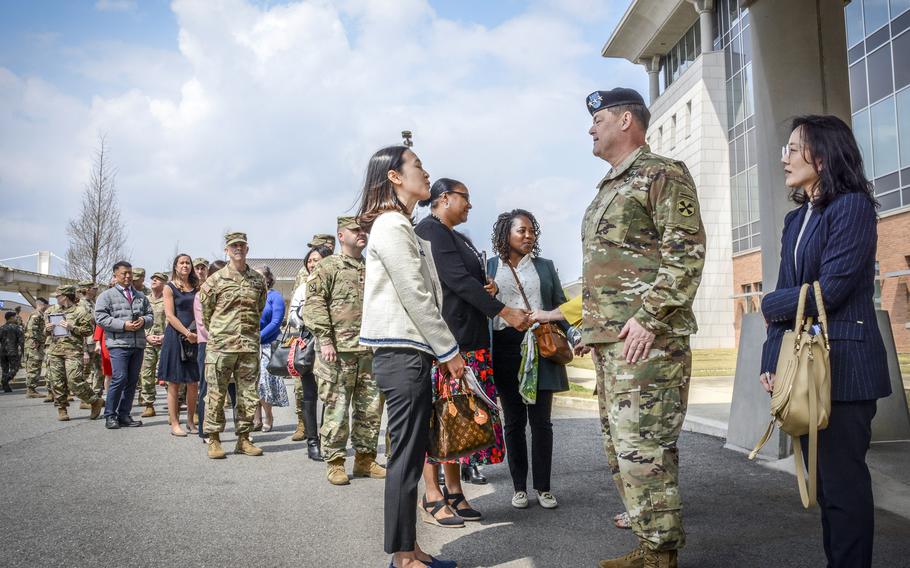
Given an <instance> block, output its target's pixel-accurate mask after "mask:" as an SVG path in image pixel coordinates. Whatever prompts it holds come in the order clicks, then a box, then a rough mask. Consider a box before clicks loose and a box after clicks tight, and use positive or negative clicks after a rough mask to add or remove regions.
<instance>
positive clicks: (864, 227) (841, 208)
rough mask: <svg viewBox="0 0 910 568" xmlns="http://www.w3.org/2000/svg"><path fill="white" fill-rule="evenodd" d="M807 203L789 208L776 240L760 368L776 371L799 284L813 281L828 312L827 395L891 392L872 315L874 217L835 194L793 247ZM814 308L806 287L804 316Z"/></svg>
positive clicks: (863, 202) (866, 204)
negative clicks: (774, 275) (777, 258)
mask: <svg viewBox="0 0 910 568" xmlns="http://www.w3.org/2000/svg"><path fill="white" fill-rule="evenodd" d="M808 208H809V206H808V205H803V206H802V207H800V208H799V209H795V210H793V211H791V212H790V213H788V214H787V217H786V219H785V220H784V233H783V237H782V238H781V259H780V272H779V274H778V277H777V289H776V290H774V291H773V292H771V293H769V294H766V295H765V296H764V298H762V304H761V308H762V314H764V316H765V321H766V322H767V323H768V338H767V340H766V341H765V344H764V347H763V348H762V366H761V368H762V372H765V371H768V372H772V373H773V372H775V370H776V367H777V359H778V356H779V354H780V349H781V340H782V339H783V335H784V332H785V331H786V330H787V329H792V327H793V320H794V318H795V317H796V308H797V304H798V302H799V290H800V286H801V285H802V284H803V283H812V282H814V281H816V280H818V282H819V284H821V288H822V298H823V300H824V302H825V309H826V312H827V314H828V334H829V338H830V340H831V354H830V356H831V399H832V400H837V401H854V400H872V399H877V398H882V397H885V396H888V395H889V394H891V381H890V379H889V376H888V362H887V359H886V356H885V346H884V343H883V342H882V336H881V333H880V332H879V329H878V323H877V320H876V317H875V305H874V303H873V295H874V293H875V249H876V245H877V240H878V231H877V226H878V217H877V215H876V213H875V207H874V205H873V204H872V203H871V202H870V201H869V199H868V198H867V197H866V196H865V195H863V194H860V193H848V194H843V195H840V196H838V197H836V198H835V199H834V200H833V201H832V202H831V203H829V204H828V206H827V207H825V208H824V209H823V210H821V211H819V210H818V209H813V211H812V216H811V217H810V218H809V223H808V224H807V225H806V229H805V231H804V233H803V236H802V238H801V239H800V241H799V250H797V251H796V259H797V263H796V265H794V250H793V249H794V247H795V245H796V239H797V236H798V235H799V231H800V228H801V227H802V225H803V220H804V219H805V217H806V211H807V210H808ZM817 315H818V308H817V307H816V304H815V297H814V295H813V293H812V292H811V290H810V292H809V296H808V300H807V302H806V316H807V317H810V316H811V317H815V316H817Z"/></svg>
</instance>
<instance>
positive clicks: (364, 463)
mask: <svg viewBox="0 0 910 568" xmlns="http://www.w3.org/2000/svg"><path fill="white" fill-rule="evenodd" d="M354 477H372V478H373V479H385V468H384V467H382V466H381V465H379V464H378V463H376V454H356V455H355V456H354Z"/></svg>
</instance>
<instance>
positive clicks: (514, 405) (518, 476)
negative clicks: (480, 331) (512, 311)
mask: <svg viewBox="0 0 910 568" xmlns="http://www.w3.org/2000/svg"><path fill="white" fill-rule="evenodd" d="M509 331H512V330H506V332H509ZM506 332H493V380H494V381H495V382H496V392H497V393H498V394H499V402H500V404H501V405H502V414H503V428H502V430H503V435H504V436H505V439H506V457H507V458H508V461H509V474H510V475H511V476H512V487H513V488H514V490H515V491H527V490H528V489H527V488H528V481H527V480H528V442H527V438H526V429H527V425H528V423H530V424H531V478H532V483H533V487H534V489H535V490H536V491H541V492H543V491H549V490H550V472H551V470H552V465H553V422H551V420H550V416H551V415H552V413H553V392H552V391H537V403H536V404H525V403H524V401H523V400H522V398H521V395H520V394H519V393H518V384H519V382H518V368H519V367H520V366H521V340H520V339H518V344H516V343H515V339H516V334H514V333H506ZM518 335H520V336H523V335H524V334H518Z"/></svg>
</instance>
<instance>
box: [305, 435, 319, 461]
mask: <svg viewBox="0 0 910 568" xmlns="http://www.w3.org/2000/svg"><path fill="white" fill-rule="evenodd" d="M306 453H307V457H309V458H310V459H311V460H313V461H318V462H321V461H323V458H322V451H321V450H320V447H319V440H318V439H316V438H308V439H307V441H306Z"/></svg>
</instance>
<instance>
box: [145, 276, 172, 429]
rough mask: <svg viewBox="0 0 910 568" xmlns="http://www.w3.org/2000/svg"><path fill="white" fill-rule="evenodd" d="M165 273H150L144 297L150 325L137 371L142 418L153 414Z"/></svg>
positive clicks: (161, 340)
mask: <svg viewBox="0 0 910 568" xmlns="http://www.w3.org/2000/svg"><path fill="white" fill-rule="evenodd" d="M167 281H168V276H167V274H165V273H163V272H156V273H155V274H153V275H152V288H151V294H149V295H147V296H146V297H147V298H148V300H149V305H151V306H152V318H153V319H152V327H150V328H149V329H147V330H145V341H146V345H145V351H143V353H142V370H141V371H140V372H139V404H140V405H142V406H145V410H143V411H142V418H151V417H153V416H155V392H156V389H157V386H158V356H159V355H160V354H161V344H162V342H163V341H164V328H165V326H166V325H167V321H166V319H165V316H164V284H165V283H166V282H167Z"/></svg>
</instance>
